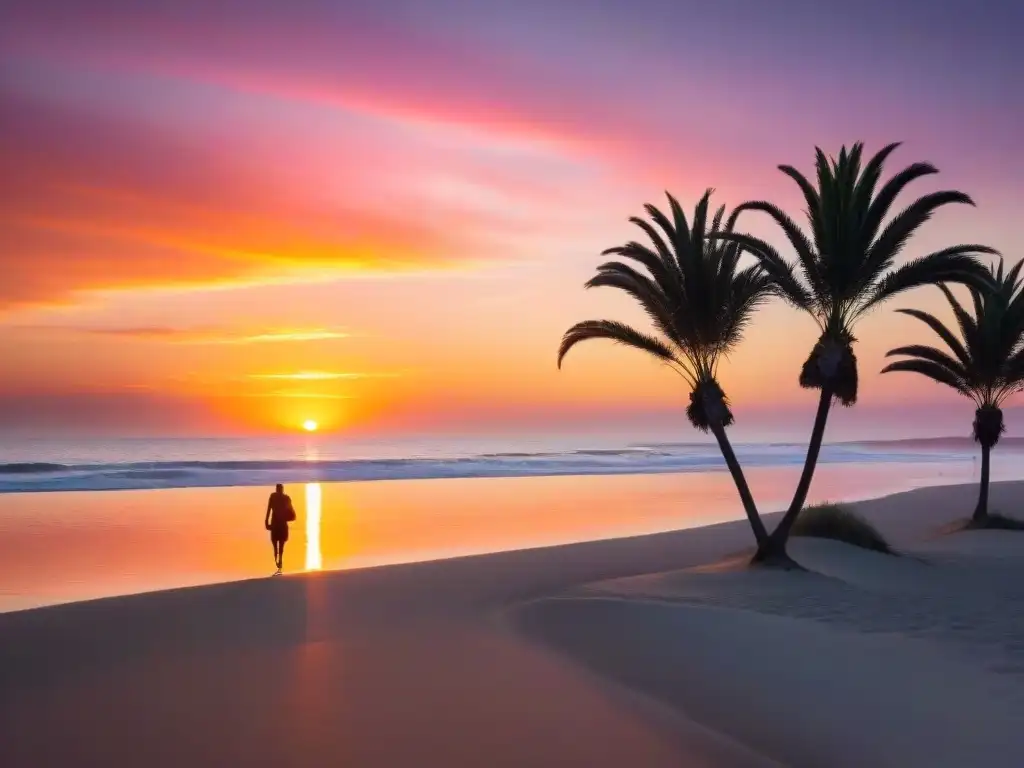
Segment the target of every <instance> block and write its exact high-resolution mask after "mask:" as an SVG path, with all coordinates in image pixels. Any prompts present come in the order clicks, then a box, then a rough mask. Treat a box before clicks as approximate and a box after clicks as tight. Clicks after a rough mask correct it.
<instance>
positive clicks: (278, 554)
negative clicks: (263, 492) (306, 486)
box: [264, 483, 295, 573]
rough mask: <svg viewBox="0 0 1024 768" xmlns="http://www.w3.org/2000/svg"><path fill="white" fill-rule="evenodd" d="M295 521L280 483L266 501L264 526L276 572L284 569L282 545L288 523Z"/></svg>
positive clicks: (292, 510) (285, 537) (293, 509)
mask: <svg viewBox="0 0 1024 768" xmlns="http://www.w3.org/2000/svg"><path fill="white" fill-rule="evenodd" d="M294 519H295V508H294V507H293V506H292V498H291V496H289V495H288V494H286V493H285V492H284V486H283V485H281V484H280V483H278V484H277V488H275V489H274V492H273V493H272V494H270V498H269V499H268V500H267V516H266V520H265V521H264V525H265V526H266V528H267V530H268V531H270V543H271V544H273V545H274V563H275V564H276V565H277V572H278V573H280V572H281V568H283V567H284V545H285V543H286V542H287V541H288V523H290V522H291V521H292V520H294Z"/></svg>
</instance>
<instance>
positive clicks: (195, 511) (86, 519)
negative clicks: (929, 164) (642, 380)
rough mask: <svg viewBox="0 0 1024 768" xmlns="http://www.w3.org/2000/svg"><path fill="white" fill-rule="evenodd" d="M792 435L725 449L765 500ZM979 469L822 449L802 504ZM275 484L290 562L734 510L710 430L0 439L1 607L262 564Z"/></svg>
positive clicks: (934, 457) (925, 449)
mask: <svg viewBox="0 0 1024 768" xmlns="http://www.w3.org/2000/svg"><path fill="white" fill-rule="evenodd" d="M804 450H805V446H804V445H801V444H796V443H751V444H740V445H737V446H736V452H737V454H738V456H739V457H740V460H741V462H742V463H743V466H744V469H745V472H746V475H747V479H748V481H749V483H750V487H751V490H752V492H753V494H754V496H755V498H756V500H757V502H758V505H759V508H760V509H761V511H762V512H771V511H778V510H780V509H783V508H784V507H785V506H786V505H787V503H788V501H789V498H790V496H791V494H792V492H793V488H794V486H795V485H796V480H797V476H798V475H799V472H800V468H801V466H802V462H803V456H804ZM1022 456H1024V450H1022V446H1021V445H1020V444H1018V443H1016V442H1015V441H1008V442H1007V445H1006V446H1003V445H1000V447H999V449H997V450H996V451H995V452H994V461H993V473H992V478H993V480H1009V479H1022V478H1024V462H1022V461H1021V458H1022ZM977 465H978V462H977V459H976V451H975V450H974V447H973V445H972V444H971V443H970V441H967V440H911V441H895V442H884V441H883V442H861V443H837V444H832V445H827V446H825V447H824V448H823V450H822V455H821V461H820V464H819V467H818V470H817V472H816V474H815V479H814V484H813V486H812V488H811V494H810V501H812V502H813V501H825V500H832V501H847V500H857V499H864V498H870V497H875V496H881V495H885V494H889V493H894V492H898V491H902V490H908V489H911V488H915V487H921V486H927V485H937V484H954V483H969V482H976V481H977V476H978V466H977ZM279 482H280V483H284V484H285V485H286V488H287V490H288V492H289V493H290V494H291V495H292V497H293V499H294V501H295V506H296V509H297V511H298V520H297V521H296V523H295V524H294V526H293V532H292V536H291V540H290V541H289V543H288V547H287V550H286V553H285V571H286V574H287V573H295V572H302V571H316V570H326V569H347V568H362V567H370V566H379V565H388V564H394V563H405V562H413V561H420V560H431V559H438V558H446V557H458V556H466V555H475V554H483V553H487V552H496V551H502V550H511V549H521V548H527V547H538V546H551V545H557V544H565V543H570V542H578V541H590V540H597V539H604V538H614V537H619V536H632V535H641V534H647V533H655V532H659V531H667V530H672V529H679V528H689V527H695V526H701V525H709V524H713V523H718V522H724V521H727V520H737V519H741V518H742V517H743V510H742V508H741V506H740V504H739V501H738V498H737V494H736V489H735V487H734V485H733V483H732V479H731V477H730V475H729V474H728V472H726V471H725V466H724V462H723V461H722V459H721V456H720V455H719V453H718V450H717V447H716V446H714V445H713V444H708V443H696V442H679V443H643V444H632V445H630V444H622V443H619V444H616V442H615V441H614V440H612V439H606V440H604V441H598V440H575V439H568V438H552V439H539V438H538V439H531V440H529V441H525V440H522V441H517V442H515V443H514V444H509V443H508V442H507V441H505V442H502V441H497V440H496V441H481V440H478V439H475V438H474V439H465V440H448V441H424V442H416V441H405V442H397V441H389V442H387V443H379V444H372V443H363V444H356V443H352V442H348V441H344V442H343V441H337V440H330V439H325V438H324V437H322V436H318V437H316V438H313V439H305V438H284V439H271V440H261V439H254V438H248V439H240V440H239V439H232V440H228V439H210V440H179V439H163V440H126V439H121V440H107V441H82V442H76V441H44V440H34V441H19V442H17V443H14V442H12V441H5V442H3V443H0V504H2V507H0V509H2V511H0V538H2V540H3V542H4V545H5V548H4V556H3V557H2V558H0V611H11V610H21V609H27V608H36V607H40V606H45V605H52V604H56V603H65V602H71V601H78V600H88V599H95V598H103V597H110V596H115V595H123V594H129V593H138V592H146V591H151V590H155V589H168V588H175V587H185V586H193V585H199V584H209V583H216V582H224V581H233V580H238V579H248V578H263V577H265V576H268V575H269V574H270V573H271V572H272V571H273V561H272V554H271V547H270V544H269V541H268V537H267V533H266V531H265V530H264V528H263V515H264V511H265V509H266V502H267V495H268V493H269V492H270V490H271V489H272V487H273V485H274V484H275V483H279ZM969 511H970V510H965V511H964V512H965V515H966V514H967V513H968V512H969ZM285 578H287V576H286V577H285Z"/></svg>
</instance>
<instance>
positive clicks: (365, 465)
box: [0, 437, 998, 493]
mask: <svg viewBox="0 0 1024 768" xmlns="http://www.w3.org/2000/svg"><path fill="white" fill-rule="evenodd" d="M588 443H589V444H584V445H581V444H579V443H573V442H571V441H570V440H568V439H567V438H564V437H563V438H547V439H543V438H537V439H533V440H518V441H516V442H515V443H514V444H512V445H509V442H508V441H507V440H506V441H497V440H495V441H482V440H480V439H479V438H473V439H462V440H459V439H451V438H449V439H446V440H435V441H423V440H407V441H388V442H378V443H369V442H363V443H354V442H351V441H345V440H339V439H330V438H321V437H312V438H306V437H276V438H262V439H261V438H209V439H179V438H164V439H130V438H125V439H116V440H103V441H67V440H63V441H56V440H27V441H18V442H14V441H6V442H3V443H0V493H14V492H31V491H112V490H127V489H145V488H151V489H156V488H207V487H229V486H252V485H273V484H275V483H278V482H290V483H310V482H341V481H370V480H411V479H440V478H471V477H530V476H557V475H615V474H656V473H664V472H673V473H675V472H714V471H721V470H724V469H725V463H724V461H723V460H722V457H721V454H720V453H719V451H718V447H717V445H715V444H713V443H697V442H675V443H672V442H652V443H636V444H618V445H616V444H614V443H612V442H611V441H609V440H607V439H606V440H604V441H598V440H595V439H590V440H589V441H588ZM735 449H736V453H737V456H738V457H739V459H740V462H741V463H742V464H743V466H744V467H748V468H754V467H786V466H798V465H801V464H802V463H803V460H804V453H805V450H806V446H805V445H803V444H798V443H753V444H738V445H736V446H735ZM976 454H977V451H976V450H975V448H974V446H973V445H972V444H971V443H970V442H969V441H966V440H951V439H946V440H912V441H892V442H885V441H874V442H861V443H839V444H833V445H826V446H824V447H823V449H822V452H821V456H820V460H819V461H820V463H821V464H872V463H874V464H877V463H893V462H896V463H900V464H928V465H943V464H948V463H963V462H972V461H973V460H974V457H975V456H976ZM997 454H998V452H997Z"/></svg>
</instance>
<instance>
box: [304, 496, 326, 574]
mask: <svg viewBox="0 0 1024 768" xmlns="http://www.w3.org/2000/svg"><path fill="white" fill-rule="evenodd" d="M320 499H321V491H320V483H306V570H307V571H319V570H320V569H321V568H322V567H323V557H322V555H321V552H320Z"/></svg>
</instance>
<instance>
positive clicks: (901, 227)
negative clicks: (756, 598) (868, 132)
mask: <svg viewBox="0 0 1024 768" xmlns="http://www.w3.org/2000/svg"><path fill="white" fill-rule="evenodd" d="M898 146H899V144H890V145H889V146H887V147H885V148H884V149H882V150H881V151H880V152H879V153H878V154H876V155H875V156H874V157H872V158H871V159H869V160H868V161H867V163H866V164H865V165H864V166H863V168H862V167H861V153H862V150H863V146H862V145H861V144H859V143H858V144H854V145H853V147H852V148H851V149H849V150H847V149H846V147H843V148H842V150H841V151H840V153H839V157H838V159H837V158H829V157H826V156H825V153H824V152H822V151H821V150H820V149H818V150H817V161H816V170H817V183H816V185H815V184H812V183H811V182H810V181H808V180H807V179H806V178H805V177H804V176H803V175H802V174H801V173H800V172H799V171H797V170H796V169H795V168H793V167H791V166H788V165H782V166H779V168H780V170H781V171H782V172H783V173H785V174H786V175H787V176H789V177H790V178H791V179H793V180H794V181H795V182H796V183H797V184H798V185H799V187H800V191H801V192H802V194H803V198H804V201H805V203H806V206H807V210H806V214H807V222H808V224H809V226H810V234H809V235H808V234H806V233H804V231H803V230H801V229H800V227H799V226H798V225H797V224H796V222H795V221H794V220H793V219H792V218H790V216H789V215H787V214H786V213H785V211H783V210H782V209H781V208H779V207H778V206H776V205H774V204H772V203H769V202H765V201H762V200H758V201H754V202H748V203H745V204H743V205H741V206H739V207H738V208H737V209H736V213H739V212H742V211H762V212H764V213H767V214H768V215H769V216H770V217H771V218H772V219H773V220H774V221H775V223H776V224H778V226H779V227H780V228H781V229H782V231H783V233H784V234H785V236H786V239H787V240H788V241H789V243H790V245H791V246H792V247H793V250H794V251H796V255H797V263H796V264H795V265H793V264H790V263H788V262H787V261H786V260H785V259H783V258H782V257H781V256H780V255H779V254H778V252H777V251H776V250H775V249H774V248H772V247H771V246H770V245H769V244H768V243H766V242H765V241H763V240H761V239H758V238H755V237H751V236H749V235H743V234H736V233H732V234H728V233H726V234H723V235H721V237H724V238H726V239H729V240H731V241H734V242H738V243H740V244H742V245H743V246H744V247H745V248H746V249H747V250H748V251H750V252H752V253H753V254H754V255H755V256H757V257H758V259H759V261H760V263H761V265H762V266H763V267H764V268H765V269H766V270H767V271H768V273H769V274H770V275H771V277H772V279H773V280H774V282H775V283H776V284H777V285H778V286H779V290H780V291H781V293H782V295H783V296H784V297H785V298H786V300H787V301H789V302H790V303H791V304H792V305H793V306H795V307H797V308H798V309H802V310H804V311H805V312H807V313H808V314H809V315H810V316H811V317H812V318H813V319H814V322H815V323H817V325H818V328H819V330H820V336H819V338H818V341H817V343H816V344H815V345H814V348H813V350H812V351H811V354H810V356H809V357H808V358H807V361H806V362H805V363H804V365H803V369H802V370H801V372H800V385H801V386H802V387H805V388H809V389H818V390H821V395H820V399H819V401H818V410H817V415H816V416H815V419H814V427H813V429H812V431H811V439H810V442H809V444H808V448H807V457H806V459H805V461H804V468H803V472H802V474H801V476H800V480H799V482H798V484H797V488H796V492H795V493H794V495H793V501H792V503H791V504H790V507H789V509H788V510H787V512H786V514H785V515H784V516H783V518H782V520H781V521H780V523H779V525H778V527H777V528H776V529H775V531H773V532H772V534H771V536H770V537H769V540H768V541H767V542H766V543H765V544H764V545H763V546H761V547H760V548H759V551H758V553H757V555H756V556H755V560H758V561H770V560H774V559H784V558H785V547H786V541H787V540H788V538H789V533H790V531H791V529H792V526H793V523H794V521H795V520H796V517H797V515H798V514H799V513H800V510H801V509H802V508H803V505H804V502H805V501H806V500H807V492H808V491H809V490H810V486H811V478H812V477H813V475H814V468H815V465H816V464H817V461H818V453H819V451H820V449H821V443H822V439H823V438H824V435H825V424H826V422H827V421H828V414H829V409H830V408H831V406H832V401H833V398H836V399H838V400H839V401H840V402H841V403H842V404H843V405H846V406H850V405H853V404H854V403H855V402H856V401H857V358H856V357H855V355H854V353H853V344H854V342H855V341H856V339H855V338H854V335H853V331H854V327H855V325H856V323H857V321H858V320H859V319H860V318H862V317H863V316H864V315H865V314H866V313H867V312H868V311H870V310H871V309H872V308H874V307H876V306H878V305H879V304H880V303H882V302H883V301H885V300H886V299H889V298H891V297H893V296H895V295H896V294H898V293H902V292H903V291H906V290H909V289H911V288H917V287H919V286H923V285H933V284H939V283H964V284H968V285H977V286H982V285H984V284H985V280H986V277H985V275H986V273H987V270H986V269H985V267H984V266H983V265H982V264H981V263H980V262H978V261H977V259H976V258H975V256H976V254H991V253H995V251H993V250H992V249H991V248H987V247H985V246H981V245H956V246H953V247H951V248H945V249H943V250H940V251H937V252H935V253H931V254H929V255H927V256H923V257H920V258H916V259H911V260H910V261H908V262H906V263H905V264H903V265H902V266H900V267H896V266H895V263H896V258H897V257H898V256H899V254H900V252H901V251H902V250H903V247H904V246H905V245H906V244H907V242H908V241H909V240H910V238H911V236H912V235H913V234H914V233H915V232H916V231H917V230H918V229H919V228H920V227H921V225H922V224H924V223H925V222H926V221H927V220H928V219H929V218H930V217H931V215H932V214H933V213H934V212H935V211H936V210H937V209H938V208H940V207H942V206H944V205H948V204H951V203H965V204H968V205H973V204H974V203H973V201H972V200H971V198H970V197H968V196H967V195H965V194H964V193H963V192H956V191H942V192H933V193H931V194H927V195H925V196H923V197H921V198H919V199H917V200H915V201H914V202H912V203H911V204H910V205H909V206H907V207H906V208H904V209H903V210H902V211H900V212H899V213H898V214H896V215H895V216H894V217H893V218H892V219H891V220H890V221H889V222H888V224H885V223H884V222H885V219H886V217H887V215H888V214H889V212H890V209H891V208H892V206H893V204H894V203H895V202H896V198H897V197H898V196H899V194H900V192H902V191H903V189H904V188H905V187H906V186H907V185H908V184H910V183H911V182H912V181H914V180H916V179H919V178H921V177H923V176H928V175H930V174H933V173H937V172H938V171H937V169H936V168H935V167H934V166H932V165H929V164H927V163H914V164H913V165H910V166H908V167H907V168H904V169H903V170H902V171H900V172H899V173H897V174H896V175H894V176H893V177H892V178H890V179H889V180H888V181H887V182H886V183H885V184H884V185H882V187H881V188H880V189H879V188H877V187H878V182H879V180H880V178H881V175H882V167H883V165H884V164H885V160H886V158H888V157H889V155H890V154H891V153H892V152H893V150H895V149H896V147H898Z"/></svg>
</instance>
